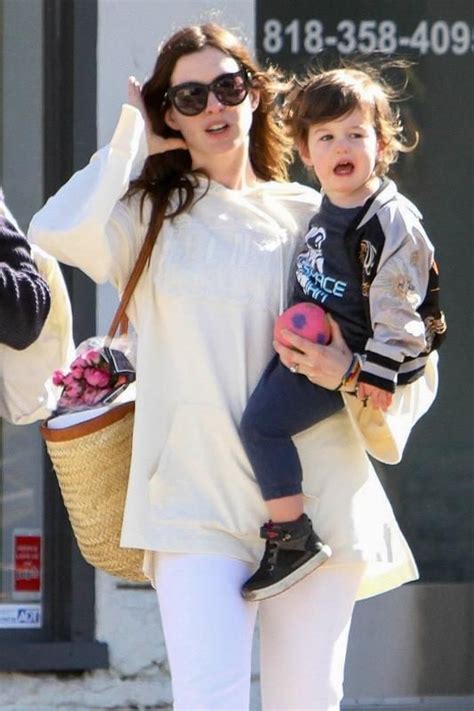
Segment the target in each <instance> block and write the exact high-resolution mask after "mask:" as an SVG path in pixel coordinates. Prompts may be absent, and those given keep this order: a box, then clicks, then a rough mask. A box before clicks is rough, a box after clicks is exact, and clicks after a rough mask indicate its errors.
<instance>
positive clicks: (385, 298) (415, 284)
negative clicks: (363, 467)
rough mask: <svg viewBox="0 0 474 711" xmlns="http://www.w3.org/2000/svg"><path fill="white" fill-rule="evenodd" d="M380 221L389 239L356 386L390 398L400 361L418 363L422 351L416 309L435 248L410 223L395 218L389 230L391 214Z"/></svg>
mask: <svg viewBox="0 0 474 711" xmlns="http://www.w3.org/2000/svg"><path fill="white" fill-rule="evenodd" d="M379 219H380V220H381V224H382V227H385V233H386V234H387V235H388V236H387V239H386V242H385V246H384V249H383V252H382V255H381V258H380V263H379V266H378V270H377V275H376V276H375V278H374V280H373V282H372V283H371V285H370V291H369V302H370V317H371V322H372V329H373V337H372V338H369V339H368V341H367V343H366V347H365V355H366V361H365V363H364V365H363V367H362V372H361V375H360V377H359V380H360V382H370V383H372V384H377V386H378V387H381V388H383V389H386V390H389V391H390V390H391V391H392V392H393V391H394V390H395V385H396V381H397V373H398V370H399V368H400V365H401V363H402V362H403V360H404V359H405V358H407V357H409V358H416V357H417V356H419V355H420V353H422V352H423V351H424V350H425V348H426V336H425V324H424V322H423V319H422V316H421V315H420V313H419V307H420V305H421V304H422V303H423V301H424V299H425V297H426V292H427V288H428V277H429V271H430V267H431V265H432V263H433V246H432V244H431V243H430V241H429V240H428V237H427V235H426V233H425V232H424V230H423V228H422V226H421V224H420V223H419V222H418V221H417V220H415V219H414V218H413V220H412V224H407V221H406V220H405V219H402V218H401V217H400V216H397V215H396V214H395V219H394V220H392V221H391V224H390V225H385V224H384V220H385V222H387V223H388V222H389V221H390V214H389V211H385V214H384V215H383V218H382V217H381V218H379ZM389 228H390V229H389ZM366 375H367V377H368V379H367V380H366Z"/></svg>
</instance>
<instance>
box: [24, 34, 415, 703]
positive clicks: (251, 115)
mask: <svg viewBox="0 0 474 711" xmlns="http://www.w3.org/2000/svg"><path fill="white" fill-rule="evenodd" d="M277 89H278V86H277V84H276V81H275V76H274V75H273V73H272V72H270V71H267V72H264V71H262V70H261V69H259V68H258V67H257V65H256V64H255V62H254V61H253V59H252V58H251V56H250V55H249V53H248V51H247V50H246V49H245V47H243V46H242V45H241V44H240V43H239V42H238V40H237V39H236V38H235V37H234V36H233V35H231V34H229V33H228V32H227V31H225V30H224V29H223V28H220V27H218V26H215V25H204V26H200V27H188V28H185V29H183V30H181V31H179V32H177V33H176V34H175V35H174V36H173V37H171V39H170V40H168V42H167V43H166V44H165V45H164V46H163V47H162V49H161V51H160V54H159V56H158V59H157V62H156V66H155V69H154V72H153V75H152V77H151V79H150V80H149V81H148V82H147V83H146V84H145V86H144V87H143V90H142V92H141V94H140V90H139V86H138V84H137V82H136V81H134V80H131V82H130V87H129V96H130V99H129V101H130V105H126V106H124V108H123V110H122V115H121V117H120V120H119V124H118V126H117V129H116V131H115V133H114V136H113V138H112V141H111V143H110V145H109V146H108V147H107V148H105V149H103V150H102V151H99V152H98V153H97V154H96V156H95V157H94V159H93V160H92V161H91V163H90V165H89V166H88V167H86V168H85V169H84V170H83V171H80V172H79V173H78V174H76V175H75V176H73V177H72V178H71V180H70V181H69V182H68V183H67V184H66V185H65V186H64V187H63V188H62V189H61V190H60V191H59V192H58V193H57V195H56V196H54V197H53V198H51V199H50V200H49V201H48V203H47V204H46V206H45V207H44V208H43V209H42V210H41V211H40V212H39V213H38V214H37V215H36V216H35V218H34V219H33V222H32V225H31V238H32V240H33V241H35V242H37V243H38V244H40V245H42V246H43V247H44V248H45V249H46V250H48V251H50V252H52V253H53V254H54V255H55V256H56V257H58V258H59V259H60V260H61V261H64V262H65V263H67V264H72V265H74V266H78V267H80V268H81V269H83V270H84V271H85V272H86V273H87V274H88V275H89V276H91V277H92V278H93V279H95V281H97V282H103V281H106V280H109V281H111V282H112V283H113V284H114V285H115V286H116V287H117V288H118V290H119V291H121V290H122V289H123V288H124V284H125V283H126V280H127V277H128V275H129V273H130V271H131V269H132V267H133V265H134V262H135V260H136V258H137V255H138V252H139V249H140V246H141V245H142V243H143V240H144V238H145V235H146V233H147V230H148V229H150V231H151V232H152V231H153V230H156V229H157V227H158V226H159V224H160V215H161V216H162V214H163V210H164V209H165V210H166V215H167V216H166V217H165V219H164V222H163V225H162V227H161V229H160V230H159V235H158V239H157V241H156V244H155V247H154V250H153V253H152V257H151V260H150V264H149V267H148V269H147V271H146V272H145V274H144V275H143V277H142V279H141V281H140V283H139V285H138V287H137V288H136V290H135V293H134V296H133V299H132V302H131V305H130V307H129V317H130V319H131V321H132V323H133V325H134V327H135V329H136V331H137V333H138V353H137V386H138V387H137V401H136V414H135V433H134V448H133V456H132V467H131V474H130V484H129V491H128V496H127V503H126V510H125V516H124V524H123V534H122V544H123V545H124V546H131V547H137V548H144V549H145V550H146V554H145V561H144V570H145V572H146V574H147V575H148V576H149V578H150V580H152V582H153V583H154V584H155V585H156V589H157V593H158V600H159V605H160V610H161V617H162V623H163V629H164V635H165V640H166V645H167V651H168V657H169V661H170V667H171V673H172V681H173V694H174V708H175V709H181V710H182V711H183V710H186V711H190V710H191V709H206V710H208V711H209V710H210V709H219V710H222V709H238V710H239V711H242V710H243V709H245V708H247V707H248V699H249V688H250V675H251V667H250V657H251V647H252V636H253V630H254V625H255V619H256V614H257V607H258V606H257V605H256V604H253V603H247V602H245V601H244V600H243V599H242V598H241V595H240V587H241V585H242V583H243V582H244V581H245V580H246V579H247V578H248V576H249V573H251V572H252V571H253V570H254V569H255V567H256V564H257V562H258V561H259V559H260V557H261V552H262V548H261V546H262V543H261V540H260V539H259V538H258V535H257V533H256V532H257V531H258V526H259V525H260V524H261V523H263V521H264V520H265V513H266V512H265V508H264V504H263V502H262V500H261V497H260V493H259V489H258V487H257V484H256V482H255V479H254V477H253V474H252V472H251V470H250V466H249V463H248V461H247V459H246V457H245V455H244V453H243V450H242V447H241V444H240V438H239V433H238V426H239V422H240V418H241V415H242V412H243V409H244V406H245V404H246V402H247V399H248V396H249V394H250V393H251V392H252V390H253V388H254V387H255V385H256V383H257V380H258V378H259V376H260V374H261V372H262V370H263V368H264V367H265V365H266V363H267V361H268V359H269V357H270V355H271V352H272V345H271V338H272V336H271V334H272V327H273V322H274V319H275V317H276V316H277V314H278V313H279V312H281V311H282V310H283V309H284V307H285V305H286V297H287V282H288V275H289V270H290V267H291V263H292V260H293V258H294V256H295V253H296V252H297V251H298V249H299V247H300V240H301V239H302V235H303V234H304V231H305V228H306V226H307V222H308V219H309V217H310V216H311V215H312V214H313V212H314V211H315V208H316V207H317V206H318V204H319V195H318V194H317V193H316V192H315V191H313V190H311V189H309V188H305V187H303V186H301V185H298V184H291V183H288V182H286V165H287V162H288V145H287V142H286V139H285V138H284V136H283V134H282V132H281V130H280V128H279V125H278V124H277V123H276V121H275V119H274V118H273V115H272V112H273V111H274V110H275V96H276V91H277ZM141 97H143V100H144V105H145V107H146V111H145V109H144V108H143V105H142V100H141ZM136 107H138V109H137V108H136ZM142 114H144V115H145V118H146V121H144V120H143V118H142ZM145 138H147V139H148V140H147V141H146V140H145ZM137 175H138V177H137V178H136V179H135V180H132V182H131V183H130V180H131V178H132V177H133V176H137ZM124 195H125V197H124ZM170 215H171V217H170ZM332 329H333V337H332V343H331V345H330V346H327V347H324V348H323V347H320V348H318V347H316V346H314V347H313V346H311V344H309V343H304V344H303V350H304V354H305V359H306V360H305V367H304V373H305V375H308V377H311V378H312V379H313V381H314V382H318V383H319V384H321V385H323V386H326V387H336V385H337V384H338V383H339V382H340V380H341V376H342V374H343V373H344V372H345V371H346V370H347V367H348V365H349V363H350V361H351V353H350V352H349V350H348V348H347V346H346V345H345V343H344V341H343V339H342V337H341V335H340V332H339V331H338V329H337V327H336V326H335V325H334V324H333V325H332ZM282 359H283V361H284V362H286V363H287V364H290V356H289V353H288V352H284V351H282ZM297 443H298V448H299V453H300V456H301V458H302V462H303V468H304V482H305V483H304V487H305V501H306V505H307V511H308V514H309V515H310V516H312V517H314V519H315V520H317V521H318V530H319V532H320V533H321V535H322V536H324V539H325V540H326V541H327V542H328V543H329V544H330V546H331V548H332V551H333V556H332V558H331V560H330V561H328V562H327V564H325V565H324V566H322V567H321V568H320V569H319V570H318V571H316V572H315V573H314V574H313V575H311V576H309V577H308V578H307V579H306V580H304V581H303V582H301V583H300V584H298V585H297V586H295V588H293V589H292V590H290V591H288V592H287V593H285V595H282V596H280V597H276V598H272V599H270V600H267V601H265V602H264V603H262V604H261V605H260V609H259V615H260V631H261V683H262V696H263V708H265V709H272V710H273V709H285V710H286V711H288V710H289V709H317V710H318V711H323V710H324V711H334V710H335V709H338V708H339V702H340V699H341V697H342V679H343V667H344V658H345V651H346V646H347V638H348V632H349V626H350V620H351V615H352V610H353V605H354V602H355V600H356V599H358V598H359V599H360V598H362V597H367V596H370V595H375V594H377V593H380V592H383V591H385V590H388V589H391V588H393V587H396V586H398V585H400V584H402V583H404V582H407V581H408V580H413V579H414V578H415V577H416V575H417V571H416V567H415V564H414V562H413V560H412V557H411V554H410V551H409V549H408V547H407V545H406V543H405V540H404V538H403V536H402V534H401V533H400V531H399V529H398V526H397V524H396V521H395V519H394V516H393V513H392V510H391V508H390V505H389V503H388V501H387V499H386V497H385V494H384V492H383V490H382V488H381V486H380V484H379V482H378V480H377V478H376V476H375V473H374V471H373V470H372V468H371V465H370V463H369V461H368V459H367V457H366V455H365V452H364V450H363V448H362V446H361V445H360V444H359V440H358V438H357V435H356V432H355V430H354V429H353V428H352V426H351V424H350V420H349V419H348V417H347V415H346V413H345V411H341V412H340V413H338V414H337V415H335V416H333V417H332V418H330V419H329V420H328V421H326V422H323V423H322V424H320V425H318V426H317V427H316V428H314V429H313V430H312V431H310V432H307V433H304V434H303V435H301V436H299V437H298V442H297ZM316 458H317V465H318V466H317V467H316V468H315V469H313V467H312V460H314V459H316Z"/></svg>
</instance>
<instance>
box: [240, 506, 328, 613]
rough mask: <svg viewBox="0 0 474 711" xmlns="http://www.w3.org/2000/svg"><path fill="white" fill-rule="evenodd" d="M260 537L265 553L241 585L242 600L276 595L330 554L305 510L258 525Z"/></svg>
mask: <svg viewBox="0 0 474 711" xmlns="http://www.w3.org/2000/svg"><path fill="white" fill-rule="evenodd" d="M260 537H261V538H264V539H265V540H266V545H265V553H264V554H263V558H262V561H261V563H260V567H259V568H258V570H257V571H256V573H254V574H253V575H252V577H251V578H249V579H248V580H247V582H246V583H245V584H244V585H243V586H242V590H241V593H242V597H243V598H245V600H251V601H253V602H256V601H257V600H264V599H265V598H267V597H273V596H274V595H279V594H280V593H282V592H284V591H285V590H288V588H291V587H292V585H294V584H295V583H297V582H298V581H299V580H302V579H303V578H305V577H306V576H307V575H309V573H312V572H313V570H316V568H318V567H319V566H320V565H321V564H322V563H324V562H325V561H326V560H327V559H328V558H329V557H330V556H331V549H330V547H329V546H328V545H326V544H324V543H323V542H322V541H321V540H320V539H319V538H318V536H317V535H316V533H315V532H314V530H313V525H312V523H311V520H310V519H309V518H308V516H306V514H303V515H302V516H300V517H299V519H297V520H296V521H288V522H287V523H272V521H269V522H268V523H266V524H264V525H263V526H262V528H261V529H260Z"/></svg>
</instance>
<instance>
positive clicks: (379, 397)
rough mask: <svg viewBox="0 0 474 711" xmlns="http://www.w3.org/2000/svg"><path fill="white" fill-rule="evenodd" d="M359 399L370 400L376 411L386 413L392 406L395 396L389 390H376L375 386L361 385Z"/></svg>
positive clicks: (358, 391) (359, 386) (358, 389)
mask: <svg viewBox="0 0 474 711" xmlns="http://www.w3.org/2000/svg"><path fill="white" fill-rule="evenodd" d="M357 397H358V398H359V400H370V404H371V405H372V407H373V408H375V409H376V410H382V411H383V412H386V411H387V410H388V408H389V407H390V405H391V404H392V400H393V395H392V393H389V392H388V391H387V390H382V389H381V388H376V387H375V385H368V384H367V383H359V385H358V386H357Z"/></svg>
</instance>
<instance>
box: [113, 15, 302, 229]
mask: <svg viewBox="0 0 474 711" xmlns="http://www.w3.org/2000/svg"><path fill="white" fill-rule="evenodd" d="M205 47H214V48H215V49H218V50H220V51H221V52H223V53H224V54H227V55H229V56H231V57H233V58H234V59H235V60H236V61H237V62H238V63H239V64H240V65H241V66H242V67H243V68H246V69H248V70H249V72H250V74H251V77H252V79H251V84H252V87H253V88H255V89H256V90H258V91H259V93H260V102H259V105H258V107H257V108H256V109H255V111H254V113H253V121H252V126H251V128H250V134H249V139H250V140H249V144H250V148H249V152H250V161H251V164H252V168H253V170H254V171H255V174H256V175H257V177H258V178H260V179H261V180H280V181H283V180H287V179H288V165H289V163H290V161H291V158H292V150H291V141H290V140H289V138H288V137H287V136H286V132H285V130H284V128H283V127H282V124H281V122H279V121H278V117H277V108H276V98H277V96H278V94H279V92H280V90H281V89H282V87H283V82H282V78H281V76H280V75H279V74H278V72H277V71H276V70H275V69H273V68H268V69H266V70H262V69H261V68H260V67H259V66H258V64H257V63H256V62H255V60H254V59H253V58H252V56H251V54H250V52H249V51H248V49H247V48H246V47H245V45H243V44H242V43H241V42H240V41H239V40H238V39H237V37H236V36H235V35H233V34H232V33H231V32H229V31H228V30H226V29H224V28H223V27H221V26H219V25H216V24H213V23H209V24H204V25H196V26H192V27H185V28H183V29H181V30H179V31H178V32H176V33H175V34H174V35H173V36H172V37H171V38H170V39H169V40H168V41H167V42H166V43H165V44H164V45H163V46H162V48H161V51H160V53H159V55H158V58H157V60H156V64H155V67H154V70H153V74H152V76H151V78H150V79H149V80H148V81H147V82H146V83H145V84H144V86H143V89H142V97H143V100H144V103H145V107H146V110H147V112H148V115H149V117H150V121H151V125H152V127H153V130H154V131H155V133H157V134H158V135H161V136H164V137H165V138H172V137H181V134H180V133H179V132H178V131H174V130H173V129H171V128H170V127H169V126H168V125H167V124H166V123H165V118H164V117H165V112H166V110H167V108H168V106H167V104H166V102H165V93H166V91H167V89H168V88H169V86H170V81H171V75H172V73H173V70H174V68H175V66H176V63H177V61H178V60H179V59H180V58H181V57H183V56H184V55H187V54H192V53H193V52H199V51H200V50H202V49H204V48H205ZM203 174H204V175H205V173H204V171H194V170H193V169H192V167H191V156H190V154H189V152H188V151H186V150H174V151H167V152H165V153H159V154H156V155H151V156H149V157H148V158H147V160H146V161H145V164H144V166H143V170H142V172H141V174H140V175H139V177H138V178H137V179H136V180H133V181H132V182H131V184H130V187H129V189H128V191H127V193H126V195H125V199H126V198H128V197H131V196H132V195H135V194H137V193H138V194H140V195H141V209H142V214H143V205H144V202H145V199H146V198H147V197H149V198H150V200H151V203H152V210H151V217H150V224H149V226H148V231H147V236H146V239H147V240H150V239H151V240H152V241H153V243H154V242H155V241H156V238H157V236H158V232H159V230H160V229H161V225H162V224H163V220H164V219H171V218H173V217H176V216H177V215H179V214H180V213H182V212H184V211H185V210H187V209H189V208H190V206H191V205H192V203H193V201H194V194H195V189H196V187H197V185H198V176H199V175H203ZM172 195H173V204H175V200H177V205H176V206H175V207H174V209H173V208H171V200H170V199H171V196H172Z"/></svg>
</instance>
